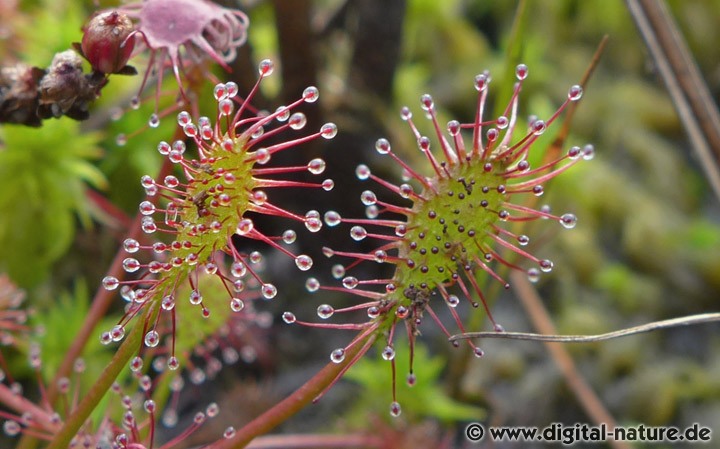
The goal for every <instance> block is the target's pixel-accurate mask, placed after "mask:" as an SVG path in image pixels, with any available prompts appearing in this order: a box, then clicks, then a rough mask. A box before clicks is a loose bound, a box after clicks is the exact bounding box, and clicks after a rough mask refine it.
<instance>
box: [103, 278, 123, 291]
mask: <svg viewBox="0 0 720 449" xmlns="http://www.w3.org/2000/svg"><path fill="white" fill-rule="evenodd" d="M119 285H120V281H118V279H117V278H116V277H115V276H105V277H104V278H103V280H102V286H103V288H104V289H105V290H115V289H116V288H118V286H119Z"/></svg>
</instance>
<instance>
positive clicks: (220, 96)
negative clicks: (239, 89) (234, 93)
mask: <svg viewBox="0 0 720 449" xmlns="http://www.w3.org/2000/svg"><path fill="white" fill-rule="evenodd" d="M227 95H228V93H227V89H226V88H225V84H223V83H219V84H216V85H215V88H214V89H213V96H214V97H215V99H216V100H217V101H220V100H224V99H225V98H227Z"/></svg>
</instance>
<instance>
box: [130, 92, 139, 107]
mask: <svg viewBox="0 0 720 449" xmlns="http://www.w3.org/2000/svg"><path fill="white" fill-rule="evenodd" d="M130 108H131V109H134V110H138V109H139V108H140V97H138V96H137V95H135V96H133V97H132V98H131V99H130Z"/></svg>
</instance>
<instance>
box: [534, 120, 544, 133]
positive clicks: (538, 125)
mask: <svg viewBox="0 0 720 449" xmlns="http://www.w3.org/2000/svg"><path fill="white" fill-rule="evenodd" d="M546 129H547V125H546V124H545V121H544V120H535V121H534V122H533V124H532V132H533V134H535V135H536V136H539V135H541V134H542V133H544V132H545V130H546Z"/></svg>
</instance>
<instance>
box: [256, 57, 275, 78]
mask: <svg viewBox="0 0 720 449" xmlns="http://www.w3.org/2000/svg"><path fill="white" fill-rule="evenodd" d="M274 69H275V65H274V64H273V62H272V61H271V60H269V59H263V60H262V61H260V64H259V65H258V73H259V74H260V76H261V77H263V78H264V77H266V76H270V75H272V73H273V70H274Z"/></svg>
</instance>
